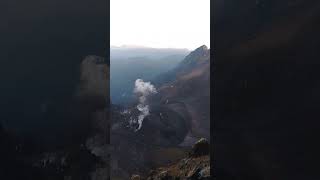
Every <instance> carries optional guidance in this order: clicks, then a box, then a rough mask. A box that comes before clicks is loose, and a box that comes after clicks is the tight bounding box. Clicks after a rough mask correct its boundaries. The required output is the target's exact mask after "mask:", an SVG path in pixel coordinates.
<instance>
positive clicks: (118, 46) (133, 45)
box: [110, 44, 210, 51]
mask: <svg viewBox="0 0 320 180" xmlns="http://www.w3.org/2000/svg"><path fill="white" fill-rule="evenodd" d="M203 45H205V46H207V47H208V49H210V46H208V45H207V44H202V45H200V46H197V47H195V48H186V47H152V46H144V45H135V44H122V45H112V44H110V48H112V47H115V48H123V47H127V48H150V49H181V50H182V49H185V50H188V51H193V50H195V49H197V48H198V47H201V46H203Z"/></svg>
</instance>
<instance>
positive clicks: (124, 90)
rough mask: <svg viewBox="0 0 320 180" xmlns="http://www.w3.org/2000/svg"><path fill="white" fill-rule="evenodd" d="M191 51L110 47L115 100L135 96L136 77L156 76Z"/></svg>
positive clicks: (128, 98)
mask: <svg viewBox="0 0 320 180" xmlns="http://www.w3.org/2000/svg"><path fill="white" fill-rule="evenodd" d="M188 53H189V51H188V50H187V49H156V48H145V47H112V48H111V50H110V59H111V60H110V65H111V66H110V68H111V69H110V71H111V74H110V92H111V94H110V95H111V101H112V103H115V104H122V105H123V104H127V103H130V102H132V101H133V100H134V97H133V94H132V92H133V87H134V81H135V80H136V79H138V78H140V79H144V80H149V81H150V80H152V79H154V78H155V77H156V76H158V75H159V74H161V73H165V72H167V71H169V70H171V69H173V68H174V67H175V66H176V65H177V64H178V63H179V62H180V61H182V60H183V58H184V57H185V56H186V55H187V54H188Z"/></svg>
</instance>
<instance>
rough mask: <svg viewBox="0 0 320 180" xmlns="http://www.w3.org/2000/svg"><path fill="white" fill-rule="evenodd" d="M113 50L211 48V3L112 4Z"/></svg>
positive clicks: (151, 0) (126, 0)
mask: <svg viewBox="0 0 320 180" xmlns="http://www.w3.org/2000/svg"><path fill="white" fill-rule="evenodd" d="M110 3H111V5H110V11H111V18H110V21H111V22H110V23H111V24H110V28H111V32H110V33H111V34H110V38H111V39H110V41H111V45H113V46H121V45H139V46H148V47H159V48H188V49H190V50H192V49H195V48H197V47H199V46H201V45H203V44H205V45H207V46H208V47H209V46H210V44H209V42H210V0H111V2H110Z"/></svg>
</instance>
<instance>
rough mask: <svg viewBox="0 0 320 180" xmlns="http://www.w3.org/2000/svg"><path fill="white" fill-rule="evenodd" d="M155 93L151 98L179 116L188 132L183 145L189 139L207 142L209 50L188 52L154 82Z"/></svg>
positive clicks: (202, 48)
mask: <svg viewBox="0 0 320 180" xmlns="http://www.w3.org/2000/svg"><path fill="white" fill-rule="evenodd" d="M154 82H155V84H156V85H157V88H158V91H159V93H158V94H157V95H156V96H155V97H153V98H154V101H156V100H157V101H160V103H161V104H163V105H164V106H166V107H168V108H170V109H172V110H174V111H175V112H177V113H179V114H180V115H181V116H183V117H184V118H185V119H186V121H187V122H188V125H189V127H190V130H189V132H188V136H187V137H186V141H185V142H184V144H189V145H190V143H191V144H192V143H194V142H188V141H189V140H190V139H192V138H196V137H198V138H199V137H206V138H208V139H210V50H209V49H208V48H207V47H206V46H201V47H199V48H197V49H196V50H194V51H192V52H191V53H190V54H189V55H188V56H186V57H185V59H184V60H183V61H182V62H181V63H180V64H179V65H178V66H177V67H176V68H174V69H173V70H171V71H169V72H168V73H166V74H163V75H162V76H159V77H158V78H157V79H155V81H154Z"/></svg>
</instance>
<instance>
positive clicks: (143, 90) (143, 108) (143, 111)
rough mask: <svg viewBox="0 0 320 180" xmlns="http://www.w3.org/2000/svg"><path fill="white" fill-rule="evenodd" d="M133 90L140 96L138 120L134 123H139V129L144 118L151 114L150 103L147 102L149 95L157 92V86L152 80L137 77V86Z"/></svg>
mask: <svg viewBox="0 0 320 180" xmlns="http://www.w3.org/2000/svg"><path fill="white" fill-rule="evenodd" d="M133 92H134V93H135V94H136V95H137V96H138V97H139V104H138V105H137V109H138V110H139V111H140V114H139V116H138V119H137V120H134V121H135V122H134V123H138V128H137V129H136V130H135V131H138V130H140V129H141V127H142V122H143V119H144V118H145V117H146V116H148V115H149V105H148V104H147V97H148V96H149V95H151V94H155V93H157V90H156V88H155V87H154V86H153V85H152V84H151V83H150V82H144V81H143V80H142V79H137V80H136V81H135V87H134V90H133Z"/></svg>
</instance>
